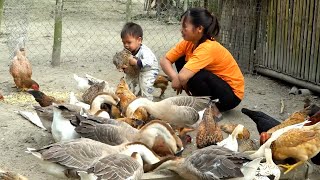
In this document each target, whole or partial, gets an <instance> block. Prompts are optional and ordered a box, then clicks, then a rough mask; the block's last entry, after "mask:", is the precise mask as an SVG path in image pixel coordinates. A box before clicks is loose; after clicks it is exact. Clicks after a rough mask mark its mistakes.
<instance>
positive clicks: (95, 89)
mask: <svg viewBox="0 0 320 180" xmlns="http://www.w3.org/2000/svg"><path fill="white" fill-rule="evenodd" d="M105 85H106V83H105V82H104V81H102V82H101V83H94V84H92V85H91V86H90V88H88V89H87V90H86V91H85V92H84V93H83V94H82V100H83V102H84V103H87V104H90V103H91V101H92V100H93V98H94V97H96V96H97V94H99V93H101V92H103V89H104V87H105Z"/></svg>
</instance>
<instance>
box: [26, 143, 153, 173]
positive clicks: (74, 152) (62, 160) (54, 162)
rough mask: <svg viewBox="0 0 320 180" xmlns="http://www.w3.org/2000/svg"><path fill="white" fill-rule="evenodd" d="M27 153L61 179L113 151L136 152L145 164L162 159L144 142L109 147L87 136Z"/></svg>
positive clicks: (91, 164) (82, 169) (91, 165)
mask: <svg viewBox="0 0 320 180" xmlns="http://www.w3.org/2000/svg"><path fill="white" fill-rule="evenodd" d="M27 152H28V153H31V154H32V155H33V156H35V157H36V158H37V160H39V161H40V164H41V167H42V168H44V170H45V171H46V172H48V173H49V174H51V175H54V176H56V177H58V178H76V176H77V175H76V174H77V171H88V170H89V169H90V168H91V167H93V166H94V165H95V163H97V162H98V161H99V160H101V159H102V158H105V157H107V156H109V155H111V154H118V153H124V154H126V155H130V154H132V153H134V152H137V153H139V154H140V155H141V157H142V159H143V160H144V161H145V162H146V163H149V164H154V163H157V162H159V157H158V156H157V155H156V154H155V153H154V152H153V151H151V150H150V149H149V148H147V147H146V146H145V145H144V144H142V143H128V144H121V145H118V146H110V145H107V144H104V143H100V142H98V141H94V140H91V139H87V138H80V139H75V140H71V141H66V142H60V143H55V144H51V145H48V146H45V147H43V148H41V149H38V150H36V149H32V148H28V150H27Z"/></svg>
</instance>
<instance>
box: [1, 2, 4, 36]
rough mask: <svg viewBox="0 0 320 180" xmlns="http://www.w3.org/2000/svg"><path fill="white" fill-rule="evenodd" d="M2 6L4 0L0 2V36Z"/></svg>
mask: <svg viewBox="0 0 320 180" xmlns="http://www.w3.org/2000/svg"><path fill="white" fill-rule="evenodd" d="M3 4H4V0H0V34H1V22H2V15H3Z"/></svg>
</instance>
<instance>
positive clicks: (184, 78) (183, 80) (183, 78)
mask: <svg viewBox="0 0 320 180" xmlns="http://www.w3.org/2000/svg"><path fill="white" fill-rule="evenodd" d="M194 75H195V73H194V72H192V71H190V70H189V69H187V68H182V69H181V71H180V72H179V74H178V78H179V81H180V84H181V86H182V87H183V88H184V89H186V88H187V83H188V81H189V79H190V78H192V77H193V76H194Z"/></svg>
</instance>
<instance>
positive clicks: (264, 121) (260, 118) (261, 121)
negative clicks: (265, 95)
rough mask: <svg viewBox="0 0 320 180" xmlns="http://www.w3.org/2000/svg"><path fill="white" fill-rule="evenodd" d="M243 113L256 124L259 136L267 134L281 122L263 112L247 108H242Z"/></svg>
mask: <svg viewBox="0 0 320 180" xmlns="http://www.w3.org/2000/svg"><path fill="white" fill-rule="evenodd" d="M241 112H242V113H243V114H245V115H247V116H249V117H250V119H251V120H252V121H253V122H255V124H256V126H257V130H258V132H259V134H261V133H262V132H267V131H268V130H269V129H271V128H273V127H274V126H277V125H279V124H280V121H278V120H276V119H274V118H273V117H271V116H269V115H267V114H266V113H264V112H262V111H253V110H250V109H247V108H242V109H241Z"/></svg>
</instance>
